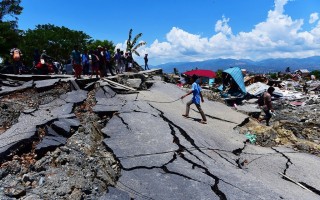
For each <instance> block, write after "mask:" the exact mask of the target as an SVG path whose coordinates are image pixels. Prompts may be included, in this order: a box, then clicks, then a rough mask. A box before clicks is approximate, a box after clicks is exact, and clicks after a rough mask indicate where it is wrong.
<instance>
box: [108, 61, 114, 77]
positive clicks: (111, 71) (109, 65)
mask: <svg viewBox="0 0 320 200" xmlns="http://www.w3.org/2000/svg"><path fill="white" fill-rule="evenodd" d="M106 65H107V69H109V71H110V74H111V76H114V73H113V67H112V65H111V63H110V62H107V63H106Z"/></svg>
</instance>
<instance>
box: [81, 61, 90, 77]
mask: <svg viewBox="0 0 320 200" xmlns="http://www.w3.org/2000/svg"><path fill="white" fill-rule="evenodd" d="M82 66H83V74H84V75H89V67H90V65H89V63H84V64H83V65H82Z"/></svg>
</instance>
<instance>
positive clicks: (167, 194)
mask: <svg viewBox="0 0 320 200" xmlns="http://www.w3.org/2000/svg"><path fill="white" fill-rule="evenodd" d="M183 94H185V92H184V91H183V90H181V89H179V88H178V87H176V86H175V85H172V84H166V83H164V82H161V81H157V82H156V83H155V84H154V85H153V87H152V88H151V90H149V91H140V93H139V94H130V95H115V96H112V95H111V96H109V98H108V100H107V102H108V104H109V105H114V106H116V107H117V108H118V111H117V112H116V113H115V114H114V115H113V117H112V118H111V119H110V121H109V122H108V123H107V124H106V126H105V128H104V129H102V132H103V133H104V134H105V136H106V139H104V143H105V145H106V146H107V148H108V150H110V151H112V152H113V153H114V155H115V156H116V158H117V159H118V161H119V162H120V165H121V177H120V178H119V180H118V182H117V184H116V186H115V188H110V189H109V193H106V194H105V195H104V196H103V197H101V198H100V199H130V198H133V199H319V198H320V197H319V195H320V193H319V190H320V187H319V185H320V173H318V166H319V165H320V158H319V157H316V156H313V155H309V154H304V153H299V152H296V151H293V150H292V149H289V148H284V147H274V148H265V147H259V146H255V145H251V144H249V143H246V142H245V141H246V138H245V136H244V135H241V134H239V133H238V131H237V129H236V127H237V126H242V125H243V124H244V123H246V121H248V120H249V119H248V116H247V115H244V114H241V113H239V112H236V111H234V110H232V109H231V108H229V107H227V106H225V105H224V104H221V103H218V102H212V101H205V102H204V103H203V104H202V105H201V106H202V108H203V110H204V112H205V114H206V115H207V119H208V124H205V125H204V124H201V123H199V121H200V114H199V113H197V111H196V109H195V107H194V105H192V109H191V112H190V116H191V118H184V117H182V116H181V114H183V113H184V111H185V103H186V102H187V101H188V100H189V99H190V98H191V97H190V96H189V97H187V98H185V99H184V102H182V101H181V100H178V99H179V97H181V96H182V95H183ZM175 100H177V101H175ZM98 102H99V100H98ZM169 102H170V103H169ZM98 104H99V103H98ZM100 105H104V103H103V100H100ZM112 109H113V111H114V107H112ZM280 173H281V174H283V175H285V176H287V177H290V179H291V180H293V181H289V180H288V179H286V178H284V177H283V175H280ZM295 182H296V183H295ZM297 183H298V184H300V185H302V186H305V187H306V188H308V189H309V190H306V189H303V188H302V187H301V186H299V185H298V184H297Z"/></svg>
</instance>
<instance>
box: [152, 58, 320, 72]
mask: <svg viewBox="0 0 320 200" xmlns="http://www.w3.org/2000/svg"><path fill="white" fill-rule="evenodd" d="M154 67H155V68H162V69H163V71H164V72H165V73H171V72H173V68H177V69H178V70H179V72H180V73H181V72H185V71H187V70H191V69H195V68H196V67H197V68H198V69H210V70H213V71H216V70H218V69H222V70H224V69H227V68H229V67H240V68H244V69H247V71H249V72H256V73H267V72H279V71H282V72H283V71H285V69H286V68H287V67H290V70H291V71H294V70H297V69H308V70H310V71H312V70H320V56H313V57H308V58H277V59H265V60H261V61H252V60H249V59H240V60H237V59H222V58H218V59H212V60H205V61H199V62H173V63H166V64H161V65H157V66H154Z"/></svg>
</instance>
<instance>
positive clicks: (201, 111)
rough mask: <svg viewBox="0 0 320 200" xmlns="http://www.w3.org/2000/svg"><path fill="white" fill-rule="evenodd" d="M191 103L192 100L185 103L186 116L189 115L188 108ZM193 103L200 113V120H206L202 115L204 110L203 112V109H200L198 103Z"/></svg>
mask: <svg viewBox="0 0 320 200" xmlns="http://www.w3.org/2000/svg"><path fill="white" fill-rule="evenodd" d="M191 104H193V102H192V100H190V101H188V103H187V105H186V115H187V116H188V115H189V110H190V106H191ZM195 105H196V107H197V109H198V111H199V113H200V114H201V117H202V120H203V121H207V118H206V116H205V115H204V112H203V110H202V109H201V106H200V104H195Z"/></svg>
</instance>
